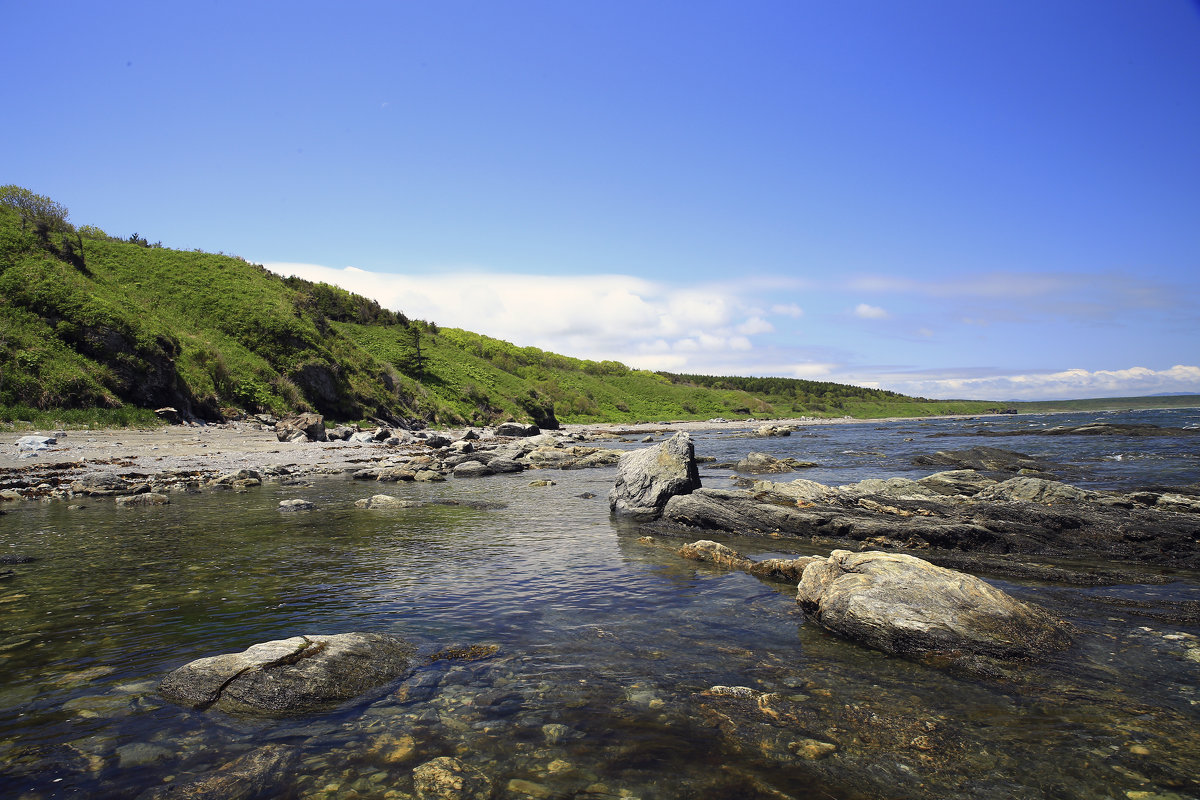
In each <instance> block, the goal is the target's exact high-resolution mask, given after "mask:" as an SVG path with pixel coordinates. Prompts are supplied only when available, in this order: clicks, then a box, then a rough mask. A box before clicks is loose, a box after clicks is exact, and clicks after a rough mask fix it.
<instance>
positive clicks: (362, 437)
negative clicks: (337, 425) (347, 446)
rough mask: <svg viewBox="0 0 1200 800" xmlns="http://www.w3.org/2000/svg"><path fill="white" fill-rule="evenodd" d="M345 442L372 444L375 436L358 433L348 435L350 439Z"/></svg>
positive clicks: (368, 433)
mask: <svg viewBox="0 0 1200 800" xmlns="http://www.w3.org/2000/svg"><path fill="white" fill-rule="evenodd" d="M346 441H349V442H364V443H365V442H373V441H375V434H373V433H371V432H370V431H359V432H358V433H352V434H350V438H349V439H347V440H346Z"/></svg>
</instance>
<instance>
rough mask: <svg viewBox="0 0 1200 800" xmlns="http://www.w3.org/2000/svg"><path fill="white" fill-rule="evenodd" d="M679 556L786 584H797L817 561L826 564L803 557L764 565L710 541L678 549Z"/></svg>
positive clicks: (784, 559) (818, 559)
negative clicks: (806, 569) (809, 566)
mask: <svg viewBox="0 0 1200 800" xmlns="http://www.w3.org/2000/svg"><path fill="white" fill-rule="evenodd" d="M678 552H679V555H681V556H683V557H684V558H689V559H691V560H693V561H705V562H708V563H710V564H718V565H720V566H723V567H730V568H732V569H737V570H741V571H742V572H748V573H750V574H751V575H754V576H755V577H758V578H763V579H764V580H771V581H781V582H785V583H795V582H796V581H798V580H800V576H801V575H803V574H804V568H805V567H807V566H808V565H809V564H811V563H813V562H815V561H823V560H824V559H823V558H821V557H820V556H800V557H798V558H768V559H764V560H763V561H751V560H750V559H748V558H746V557H745V556H743V555H742V554H741V553H739V552H738V551H736V550H734V549H733V548H731V547H727V546H725V545H723V544H720V543H719V542H713V541H710V540H708V539H701V540H700V541H697V542H692V543H691V544H685V545H684V546H683V547H681V548H679V550H678Z"/></svg>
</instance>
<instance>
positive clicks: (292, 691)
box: [158, 633, 415, 714]
mask: <svg viewBox="0 0 1200 800" xmlns="http://www.w3.org/2000/svg"><path fill="white" fill-rule="evenodd" d="M414 653H415V650H414V648H413V647H412V646H411V645H409V644H408V643H407V642H405V641H403V640H402V639H399V638H397V637H394V636H386V635H382V634H375V633H343V634H336V635H332V636H315V635H314V636H293V637H292V638H290V639H280V640H277V641H272V642H264V643H262V644H256V645H254V646H252V647H250V648H248V649H246V650H244V651H242V652H240V653H225V654H222V655H219V656H210V657H207V658H201V659H197V660H196V661H192V662H190V663H188V664H185V665H184V666H182V667H180V668H178V669H176V670H175V671H173V672H171V673H170V674H169V675H168V676H167V677H166V678H164V679H163V681H162V683H161V684H159V687H158V691H159V693H160V694H162V696H163V697H165V698H166V699H168V700H170V701H172V702H175V703H180V704H182V705H186V706H189V707H191V708H196V709H201V710H203V709H207V708H210V707H214V706H215V707H216V708H218V709H220V710H222V711H227V712H230V713H241V714H300V713H306V712H310V711H315V710H319V709H322V708H326V707H328V706H331V705H333V704H336V703H338V702H341V701H343V700H348V699H350V698H353V697H357V696H358V695H360V694H362V693H363V692H365V691H367V690H369V689H372V688H374V687H376V686H378V685H380V684H381V683H386V682H387V681H390V680H393V679H394V678H397V677H399V676H400V675H402V674H404V673H405V672H406V671H407V670H408V668H409V666H410V663H411V661H412V657H413V655H414Z"/></svg>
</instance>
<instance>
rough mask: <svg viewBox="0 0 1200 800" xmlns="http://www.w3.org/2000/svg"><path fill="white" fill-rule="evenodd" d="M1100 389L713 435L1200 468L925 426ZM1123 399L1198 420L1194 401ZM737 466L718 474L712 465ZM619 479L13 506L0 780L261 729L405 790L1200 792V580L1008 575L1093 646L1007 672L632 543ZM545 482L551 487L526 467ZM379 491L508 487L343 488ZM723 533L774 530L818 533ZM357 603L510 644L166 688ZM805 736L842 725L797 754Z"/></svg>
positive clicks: (1114, 441) (306, 782) (67, 793)
mask: <svg viewBox="0 0 1200 800" xmlns="http://www.w3.org/2000/svg"><path fill="white" fill-rule="evenodd" d="M1096 416H1097V415H1079V417H1078V419H1077V420H1076V419H1074V418H1073V417H1064V416H1053V417H1045V418H1032V419H1031V418H1028V417H1020V418H1015V419H1012V420H1008V419H1001V420H994V419H993V420H987V421H986V423H984V422H983V421H973V422H950V421H931V422H897V423H884V424H876V423H865V424H856V425H842V426H828V427H821V428H818V429H815V430H812V431H805V432H804V433H802V434H796V435H793V436H791V437H786V438H780V439H745V438H737V436H736V435H735V433H734V432H731V431H721V432H715V433H705V434H701V435H696V436H695V439H696V441H697V452H698V454H700V455H711V456H714V457H715V458H716V459H717V460H718V461H728V460H736V459H737V458H740V457H741V456H743V455H745V453H746V452H749V451H751V450H760V451H766V452H771V453H773V454H775V455H779V456H794V457H796V458H801V459H806V460H811V461H816V462H818V463H819V464H820V465H821V466H819V467H817V468H815V469H811V470H805V471H804V472H802V473H795V474H793V475H786V476H779V479H780V480H788V479H791V478H793V477H800V476H803V477H805V478H810V479H813V480H819V481H822V482H826V483H846V482H850V481H855V480H859V479H861V478H865V477H889V476H892V475H905V476H908V477H919V476H920V475H921V474H927V473H929V472H933V471H934V470H932V469H925V470H920V469H917V468H914V467H912V466H911V464H910V463H909V461H910V460H911V458H912V456H913V455H915V454H918V453H929V452H934V451H936V450H939V449H959V448H964V447H970V446H973V445H975V444H984V445H988V446H993V447H1002V448H1005V449H1010V450H1017V451H1020V452H1025V453H1029V454H1031V455H1036V456H1039V457H1043V458H1046V459H1048V460H1053V461H1056V462H1059V463H1064V464H1066V465H1069V466H1070V467H1072V469H1075V470H1077V473H1078V479H1077V480H1074V479H1073V482H1076V483H1080V484H1082V485H1088V486H1090V487H1092V488H1133V487H1134V486H1139V485H1146V484H1163V483H1173V484H1186V483H1194V482H1196V481H1197V480H1200V452H1198V450H1200V443H1198V442H1197V441H1196V440H1194V439H1182V438H1181V439H1143V438H1139V439H1129V438H1124V437H1061V438H1058V437H1054V438H1052V437H1037V436H1028V437H1026V436H1021V437H1011V438H988V437H966V438H958V437H944V438H943V437H931V436H930V435H931V434H935V433H946V432H959V431H964V430H973V429H974V428H976V427H978V426H979V425H980V424H987V425H993V426H997V425H1010V426H1025V425H1030V424H1031V423H1036V424H1039V425H1057V424H1076V422H1084V421H1089V420H1091V419H1095V418H1096ZM1104 418H1106V419H1111V420H1114V421H1139V422H1154V423H1156V424H1160V425H1169V426H1174V427H1183V426H1186V425H1196V424H1197V423H1198V422H1200V414H1197V412H1194V411H1179V412H1154V413H1152V414H1148V413H1145V412H1143V413H1140V414H1133V415H1120V416H1105V417H1104ZM743 432H744V431H743ZM908 440H911V441H908ZM628 446H631V447H632V446H640V445H633V444H630V445H628ZM1115 455H1123V456H1124V457H1123V458H1122V459H1121V460H1119V461H1118V460H1116V459H1115V458H1112V456H1115ZM729 474H731V473H730V472H729V470H705V471H703V472H702V475H703V477H704V480H705V484H706V485H709V486H722V485H725V484H726V481H727V477H726V476H728V475H729ZM612 477H613V471H612V470H611V469H598V470H583V471H566V472H560V471H545V472H538V473H536V474H533V473H523V474H516V475H499V476H492V477H488V478H482V479H475V480H451V481H449V482H447V483H445V484H374V483H371V484H365V483H362V482H355V481H351V480H349V479H340V478H329V479H322V480H317V481H313V482H312V483H311V485H309V486H307V487H295V486H288V487H280V486H277V485H267V486H264V487H262V488H259V489H253V490H251V491H248V492H245V493H236V494H235V493H232V492H211V493H206V494H197V495H174V496H173V497H172V504H171V505H169V506H166V507H161V508H142V509H117V508H115V507H114V506H113V505H112V504H111V503H110V502H107V501H102V500H93V501H85V502H84V505H85V506H86V507H85V508H82V509H78V510H69V509H68V508H67V507H66V506H65V505H63V504H46V505H43V504H33V503H28V504H23V505H18V506H12V505H9V506H7V507H6V508H7V510H8V511H9V513H7V514H6V515H4V516H2V517H0V554H17V553H19V554H25V555H32V556H37V557H38V558H39V559H40V560H38V561H36V562H33V563H29V564H19V565H15V566H12V567H5V568H4V569H11V570H12V571H13V575H12V576H10V577H8V578H5V579H3V580H0V763H2V764H3V767H2V768H0V797H28V798H50V797H114V798H116V797H132V796H136V795H137V794H138V793H139V792H141V791H142V790H144V789H147V788H149V787H153V786H156V785H160V784H162V783H163V782H164V781H168V780H172V779H181V780H182V779H187V778H188V777H191V776H195V775H200V774H203V773H204V772H206V771H207V770H211V769H213V768H216V767H218V766H220V765H222V764H224V763H227V762H228V761H230V760H232V759H233V758H235V757H237V756H239V755H241V754H243V753H245V752H248V751H249V750H252V749H254V748H255V747H258V746H261V745H262V744H265V743H270V742H278V743H286V744H288V745H291V746H294V747H296V748H298V749H299V750H300V752H301V762H300V765H299V767H297V769H296V770H295V771H294V776H293V778H292V779H291V780H290V782H289V783H288V784H287V785H285V786H282V787H280V788H279V796H295V797H331V798H332V797H343V798H351V797H360V798H366V797H380V798H382V797H405V796H410V795H411V794H412V793H413V782H412V769H413V768H414V767H415V766H417V765H419V764H421V763H423V762H425V761H428V760H429V759H431V758H434V757H436V756H441V755H454V756H457V757H459V758H461V759H462V760H463V761H465V762H466V763H468V764H471V765H473V766H476V767H478V768H479V769H481V770H482V771H483V772H484V773H486V774H487V775H489V776H490V778H491V780H492V782H493V786H494V787H495V796H496V797H524V796H545V797H604V796H627V797H642V798H677V797H678V798H684V797H697V798H699V797H764V798H765V797H778V796H781V795H780V793H782V794H783V795H787V796H793V797H834V798H855V797H978V798H1008V797H1056V798H1057V797H1078V798H1108V797H1111V798H1126V797H1161V798H1167V797H1172V796H1182V797H1192V796H1197V794H1198V792H1200V784H1198V783H1197V775H1200V734H1198V733H1197V729H1198V723H1200V690H1198V689H1197V685H1198V683H1200V680H1198V679H1200V638H1198V637H1200V628H1197V627H1195V626H1194V625H1181V624H1178V623H1173V622H1165V621H1163V620H1164V619H1166V618H1171V617H1164V616H1163V614H1164V613H1168V612H1172V611H1175V610H1177V609H1178V608H1179V607H1180V606H1179V604H1180V603H1181V602H1188V601H1191V602H1193V603H1195V602H1200V576H1196V575H1191V574H1173V575H1170V576H1169V577H1170V579H1171V582H1170V583H1167V584H1165V585H1144V586H1142V585H1130V586H1117V587H1103V588H1090V589H1089V588H1077V587H1064V586H1053V585H1041V584H1038V585H1034V584H1016V583H1000V585H1001V586H1003V588H1005V589H1006V590H1008V591H1010V592H1013V593H1014V594H1016V595H1018V596H1020V597H1022V598H1023V599H1029V600H1033V601H1035V602H1040V603H1043V604H1044V605H1047V606H1048V607H1051V608H1053V609H1054V610H1055V611H1056V612H1058V613H1059V614H1061V615H1063V616H1065V617H1067V618H1068V619H1069V620H1071V622H1072V623H1073V624H1074V625H1075V626H1076V628H1077V630H1078V636H1077V644H1076V646H1075V647H1074V648H1072V649H1071V650H1070V651H1068V652H1066V653H1064V654H1062V655H1061V656H1056V657H1054V658H1052V659H1051V660H1050V661H1049V662H1047V663H1046V664H1043V665H1039V666H1037V667H1028V668H1026V669H1024V670H1022V672H1021V674H1020V675H1017V676H1007V677H1004V678H997V679H995V680H987V679H981V678H977V677H976V678H969V677H961V676H956V675H952V674H949V673H947V672H945V671H941V670H938V669H934V668H931V667H927V666H923V665H920V664H917V663H914V662H910V661H907V660H904V659H899V658H894V657H890V656H886V655H883V654H880V653H876V652H873V651H870V650H867V649H865V648H861V647H858V646H855V645H853V644H850V643H847V642H844V641H841V640H839V639H837V638H836V637H833V636H831V635H829V634H827V633H825V632H824V631H822V630H820V629H818V628H816V627H815V626H811V625H805V624H804V620H803V616H802V614H800V613H799V611H798V610H797V608H796V606H795V603H794V587H791V586H786V585H777V584H768V583H763V582H761V581H759V580H757V579H755V578H752V577H750V576H748V575H745V574H743V573H730V572H726V571H723V570H719V569H711V568H707V567H705V566H703V565H697V564H695V563H692V562H688V561H684V560H682V559H680V558H679V557H678V556H676V555H675V554H674V553H673V552H672V551H671V549H670V548H669V547H667V546H662V545H661V544H660V545H647V544H644V543H641V542H639V541H638V537H639V536H640V535H641V534H642V532H641V531H640V530H639V529H638V528H637V527H636V526H632V525H628V524H622V523H615V522H613V521H612V520H610V518H609V515H608V508H607V503H606V501H605V499H604V498H605V495H606V493H607V491H608V489H609V487H610V486H611V482H612ZM535 478H550V479H553V480H555V481H556V482H557V483H556V485H554V486H547V487H531V486H529V482H530V481H531V480H533V479H535ZM377 492H384V493H388V494H394V495H397V496H401V497H405V498H408V499H415V500H426V501H437V500H456V501H468V500H474V501H488V502H491V503H493V504H496V503H499V504H504V507H502V508H472V507H470V506H467V505H451V506H447V505H434V504H431V505H426V506H422V507H420V508H413V509H400V510H395V511H369V510H362V509H356V508H354V507H353V502H354V500H356V499H359V498H362V497H367V496H369V495H371V494H374V493H377ZM585 492H591V493H594V494H595V495H597V496H596V497H594V498H590V499H585V498H583V497H580V496H579V495H581V494H583V493H585ZM292 497H305V498H308V499H310V500H313V501H315V502H316V503H317V507H318V509H317V510H316V511H314V512H303V513H293V514H280V513H279V512H278V511H277V510H276V507H277V504H278V502H279V500H281V499H287V498H292ZM713 538H721V540H722V541H726V542H727V543H729V544H731V545H733V546H735V547H737V548H738V549H739V550H741V551H742V552H744V553H746V554H748V555H752V556H754V557H758V556H760V555H762V556H765V555H773V554H783V552H805V550H804V548H802V547H796V546H793V544H794V543H785V542H783V541H779V542H773V541H771V540H764V539H758V540H738V539H736V538H734V537H713ZM667 544H671V545H673V544H674V543H671V542H667ZM772 548H781V550H779V551H776V550H772ZM782 548H787V549H786V550H783V549H782ZM808 550H809V551H811V550H812V548H808ZM1130 602H1134V603H1137V604H1138V605H1137V606H1130V605H1129V603H1130ZM1192 619H1194V616H1193V617H1192ZM353 630H361V631H379V632H390V633H396V634H400V635H402V636H404V637H406V638H408V639H409V640H410V641H413V642H414V643H415V644H417V645H418V646H419V647H420V648H421V649H422V652H423V653H425V654H428V653H432V652H434V651H436V650H439V649H441V648H443V647H446V646H448V645H463V644H478V643H490V644H495V645H498V646H499V650H498V652H497V653H496V655H495V656H494V657H492V658H490V659H486V660H482V661H476V662H469V663H468V662H460V661H444V660H443V661H434V662H432V663H426V662H425V661H424V660H422V662H421V665H420V666H419V668H418V669H417V671H416V673H415V674H414V675H413V676H411V677H410V678H408V679H406V680H405V681H403V682H402V683H400V682H398V683H396V684H393V685H390V686H387V687H383V688H382V689H380V690H379V691H378V692H375V693H373V694H370V695H368V696H366V697H364V698H361V699H360V700H358V701H355V702H352V703H349V704H347V705H345V706H343V707H341V708H339V709H337V710H335V711H333V712H331V713H327V714H317V715H312V716H309V717H305V718H300V719H245V718H236V717H230V716H227V715H224V714H223V713H221V712H217V711H207V712H194V711H190V710H187V709H182V708H180V707H177V706H174V705H171V704H169V703H166V702H165V701H163V700H161V699H160V698H158V697H157V695H156V693H155V685H156V683H157V681H158V680H159V679H161V677H162V676H163V675H165V674H166V673H167V672H168V671H170V670H171V669H173V668H175V667H177V666H180V665H181V664H183V663H186V662H187V661H190V660H192V659H194V658H198V657H201V656H207V655H214V654H216V653H220V652H231V651H235V650H241V649H244V648H245V647H247V646H249V645H251V644H254V643H256V642H261V641H266V640H269V639H277V638H284V637H287V636H292V635H296V634H302V633H340V632H345V631H353ZM714 685H725V686H746V687H751V688H753V689H756V690H759V691H764V692H771V693H776V695H777V696H778V698H779V700H778V704H779V705H778V707H777V708H776V709H774V710H771V711H769V712H768V711H763V710H762V709H761V708H759V707H758V706H756V705H755V704H754V703H749V704H747V703H744V702H741V703H739V702H737V701H734V700H731V699H729V698H713V697H710V696H706V695H704V694H702V693H703V692H704V691H705V690H707V689H708V688H709V687H712V686H714ZM809 739H811V740H817V741H820V742H827V743H830V744H833V745H835V746H836V748H837V749H836V751H835V752H833V753H832V754H830V755H826V756H824V757H822V758H819V759H812V758H807V757H805V751H804V748H803V746H802V745H803V742H804V741H805V740H809ZM523 781H524V782H526V783H522V782H523ZM1131 792H1132V793H1135V794H1129V793H1131ZM1138 792H1148V793H1149V794H1136V793H1138ZM539 793H540V794H539Z"/></svg>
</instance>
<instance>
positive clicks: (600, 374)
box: [0, 186, 995, 425]
mask: <svg viewBox="0 0 1200 800" xmlns="http://www.w3.org/2000/svg"><path fill="white" fill-rule="evenodd" d="M161 406H174V407H176V408H178V409H179V410H181V411H183V412H184V413H187V414H191V415H194V416H197V417H200V418H203V419H210V420H212V419H220V418H223V417H229V416H232V415H236V414H240V413H243V412H251V413H255V412H270V413H274V414H284V413H289V412H293V411H297V410H315V411H318V412H320V413H322V414H324V415H325V416H326V417H328V418H330V419H332V420H339V421H356V420H362V419H371V418H375V419H384V420H390V421H401V420H408V421H413V420H421V421H423V422H426V423H431V424H445V425H455V424H464V423H470V424H487V423H492V422H497V421H501V420H506V419H520V420H533V421H535V422H538V423H539V424H543V425H553V424H554V423H555V422H556V421H558V422H598V421H627V422H631V421H637V420H665V419H706V418H709V417H717V416H724V417H739V416H740V417H744V416H746V415H751V414H752V415H755V416H759V417H763V416H771V417H780V416H795V415H810V416H845V415H851V416H858V417H881V416H916V415H925V414H946V413H980V412H983V411H986V410H990V409H992V408H993V407H994V406H995V404H994V403H983V402H971V401H954V402H949V401H947V402H941V401H926V400H919V399H914V398H908V397H903V396H901V395H896V394H894V393H891V392H882V391H877V390H871V389H862V388H858V387H851V386H843V385H840V384H833V383H825V382H815V381H803V380H789V379H783V378H712V377H705V376H696V375H670V374H666V373H653V372H647V371H644V370H634V369H630V368H629V367H626V366H625V365H623V364H620V363H617V362H610V361H605V362H595V361H586V360H580V359H575V358H569V357H566V356H561V355H557V354H554V353H548V352H545V351H542V350H539V349H537V348H532V347H517V346H515V345H512V344H510V343H508V342H504V341H500V340H497V339H492V338H489V337H487V336H482V335H479V334H476V333H471V332H469V331H464V330H458V329H451V328H439V327H438V326H437V325H436V324H434V323H432V322H427V321H423V320H410V319H408V318H407V317H406V316H405V315H404V314H403V313H402V312H401V311H399V310H395V311H393V310H388V309H383V308H380V307H379V304H378V303H376V302H375V301H372V300H369V299H367V298H365V297H361V296H359V295H354V294H351V293H349V292H346V291H344V290H342V289H339V288H337V287H334V286H330V285H328V284H320V283H311V282H309V281H305V280H301V279H297V278H287V279H284V278H281V277H279V276H277V275H274V274H272V273H270V272H268V271H266V270H265V269H264V268H263V267H262V266H260V265H255V264H251V263H248V262H247V261H245V260H243V259H240V258H237V257H234V256H227V255H223V254H212V253H206V252H200V251H180V250H172V249H169V248H165V247H162V246H161V245H158V244H153V245H152V244H150V243H149V242H148V241H147V240H146V239H145V238H144V237H142V236H139V235H138V234H133V235H132V236H130V237H128V238H127V239H121V238H118V237H114V236H110V235H108V234H106V233H105V232H103V231H100V230H98V229H96V228H93V227H89V226H83V227H79V228H76V227H74V226H72V225H71V224H70V223H69V222H68V216H67V211H66V209H65V208H63V207H62V206H60V205H58V204H56V203H54V202H53V201H51V200H49V199H48V198H45V197H40V196H38V195H35V194H32V193H30V192H28V191H27V190H24V189H20V188H19V187H13V186H7V187H0V420H3V421H13V420H16V419H30V418H34V417H38V416H39V415H41V416H44V415H45V413H46V412H48V411H54V412H56V413H58V414H59V415H60V416H61V417H62V418H64V419H70V418H71V414H72V413H78V411H79V410H89V411H90V412H91V413H95V412H96V410H100V416H101V417H103V418H104V419H110V420H116V421H129V420H135V419H146V418H148V416H149V415H148V414H146V413H145V412H139V409H153V408H157V407H161Z"/></svg>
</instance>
